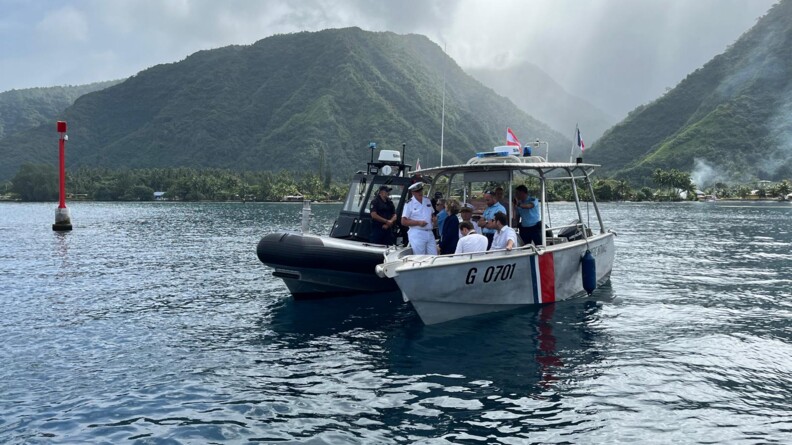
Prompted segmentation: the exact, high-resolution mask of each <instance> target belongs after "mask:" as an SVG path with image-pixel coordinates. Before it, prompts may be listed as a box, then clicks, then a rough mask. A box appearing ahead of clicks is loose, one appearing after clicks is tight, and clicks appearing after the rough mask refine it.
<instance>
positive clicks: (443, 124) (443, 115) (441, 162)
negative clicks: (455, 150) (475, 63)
mask: <svg viewBox="0 0 792 445" xmlns="http://www.w3.org/2000/svg"><path fill="white" fill-rule="evenodd" d="M446 49H447V48H446V45H445V44H443V53H444V55H445V57H448V55H447V53H446ZM445 90H446V61H445V59H443V111H442V113H441V115H440V167H442V166H443V136H444V134H443V133H444V130H445Z"/></svg>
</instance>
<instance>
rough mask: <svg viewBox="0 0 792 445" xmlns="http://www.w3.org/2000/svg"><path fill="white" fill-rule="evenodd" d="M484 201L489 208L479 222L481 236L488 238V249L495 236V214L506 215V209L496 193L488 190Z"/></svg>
mask: <svg viewBox="0 0 792 445" xmlns="http://www.w3.org/2000/svg"><path fill="white" fill-rule="evenodd" d="M484 201H485V202H486V203H487V208H486V209H484V213H483V214H482V215H481V218H480V219H479V221H478V225H479V227H480V228H481V234H482V235H484V236H486V237H487V241H488V242H487V249H489V248H490V246H492V237H493V236H495V222H494V219H495V214H496V213H498V212H502V213H503V214H504V215H505V214H506V208H505V207H503V205H501V203H499V202H498V198H497V197H496V195H495V192H493V191H490V190H487V191H486V192H484Z"/></svg>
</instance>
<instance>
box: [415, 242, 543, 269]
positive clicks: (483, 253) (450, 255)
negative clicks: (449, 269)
mask: <svg viewBox="0 0 792 445" xmlns="http://www.w3.org/2000/svg"><path fill="white" fill-rule="evenodd" d="M526 250H527V251H530V252H529V253H535V254H537V255H543V254H544V253H545V249H544V247H542V246H539V247H537V246H534V245H533V244H526V245H524V246H520V247H515V248H514V249H512V250H511V251H512V252H521V251H526ZM502 252H507V250H506V249H496V250H480V251H478V252H466V253H448V254H443V255H430V256H426V257H425V258H420V259H416V258H414V257H412V256H411V255H408V256H406V257H402V258H400V259H401V260H402V261H404V262H407V261H410V262H413V263H417V264H429V265H431V264H434V263H435V261H437V260H440V259H453V258H464V259H467V260H473V259H478V258H483V257H486V256H488V255H496V254H498V253H502ZM408 257H409V258H408Z"/></svg>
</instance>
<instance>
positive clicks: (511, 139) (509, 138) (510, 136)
mask: <svg viewBox="0 0 792 445" xmlns="http://www.w3.org/2000/svg"><path fill="white" fill-rule="evenodd" d="M506 145H516V146H518V147H522V145H520V140H519V139H517V136H515V135H514V132H513V131H512V129H511V128H507V129H506Z"/></svg>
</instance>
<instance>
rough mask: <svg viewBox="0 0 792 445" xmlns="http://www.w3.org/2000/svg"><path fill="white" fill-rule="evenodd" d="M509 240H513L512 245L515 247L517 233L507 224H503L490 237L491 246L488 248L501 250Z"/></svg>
mask: <svg viewBox="0 0 792 445" xmlns="http://www.w3.org/2000/svg"><path fill="white" fill-rule="evenodd" d="M509 240H512V241H514V246H512V247H517V233H516V232H515V231H514V229H512V228H511V227H509V226H503V228H502V229H500V231H496V232H495V236H493V237H492V247H491V248H490V250H502V249H505V248H506V244H508V242H509Z"/></svg>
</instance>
